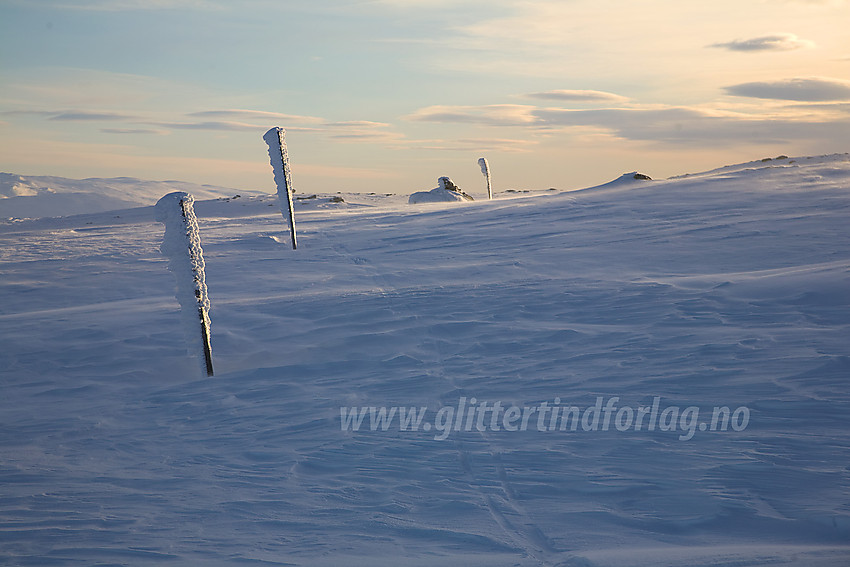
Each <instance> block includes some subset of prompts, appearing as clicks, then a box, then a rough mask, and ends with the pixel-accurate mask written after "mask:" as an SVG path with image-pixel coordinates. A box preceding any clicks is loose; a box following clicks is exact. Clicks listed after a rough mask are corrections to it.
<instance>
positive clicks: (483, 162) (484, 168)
mask: <svg viewBox="0 0 850 567" xmlns="http://www.w3.org/2000/svg"><path fill="white" fill-rule="evenodd" d="M478 166H479V167H480V168H481V173H482V174H483V175H484V179H486V180H487V198H488V199H492V198H493V188H492V187H491V186H490V165H489V164H488V163H487V158H478Z"/></svg>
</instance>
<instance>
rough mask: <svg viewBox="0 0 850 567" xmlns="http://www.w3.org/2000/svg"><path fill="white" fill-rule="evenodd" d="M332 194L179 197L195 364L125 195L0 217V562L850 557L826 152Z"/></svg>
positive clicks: (844, 191)
mask: <svg viewBox="0 0 850 567" xmlns="http://www.w3.org/2000/svg"><path fill="white" fill-rule="evenodd" d="M649 173H651V172H649ZM336 196H337V194H336V193H333V194H331V195H318V196H317V197H316V198H315V199H309V200H305V201H303V202H301V201H299V202H297V203H296V206H298V207H302V208H301V209H300V210H299V224H300V227H301V239H302V246H301V247H300V248H299V250H298V251H293V250H292V249H291V248H290V247H289V245H288V231H287V228H286V226H285V224H284V223H282V221H281V218H280V215H279V214H278V213H277V209H276V205H277V203H276V202H275V201H274V199H273V197H271V196H268V197H257V198H248V197H243V198H238V199H226V200H224V199H222V200H212V201H198V202H196V203H195V206H194V209H195V211H196V213H197V216H198V225H199V228H200V231H201V235H202V238H203V244H204V259H205V273H206V277H207V278H208V279H209V282H210V286H211V288H212V290H213V292H214V294H215V295H214V301H215V306H216V311H215V319H216V325H215V327H214V329H213V341H214V344H215V347H216V371H217V374H216V377H215V378H213V379H209V378H206V377H203V378H200V377H198V371H197V368H196V365H195V362H194V361H193V360H191V359H190V357H187V356H186V353H185V349H184V340H183V336H182V329H181V325H180V322H179V321H178V318H177V317H176V316H175V304H174V295H173V291H172V290H173V286H174V284H173V279H172V277H173V276H172V275H171V274H169V273H168V272H167V270H166V269H165V268H166V264H167V262H170V260H166V259H165V258H163V256H162V254H161V253H160V251H159V247H160V245H161V244H163V241H162V225H160V224H159V223H157V222H155V221H154V211H153V209H152V207H147V208H145V209H134V210H124V211H113V212H110V213H97V214H89V215H84V216H79V217H66V218H60V219H55V218H43V219H38V220H31V221H16V222H0V273H2V274H3V277H2V278H0V296H2V297H3V298H4V301H3V302H0V345H2V347H0V388H2V396H0V564H3V565H39V566H40V565H61V566H78V565H79V566H89V565H129V566H134V567H135V566H148V565H180V566H183V565H187V566H188V565H214V566H231V565H298V566H320V567H321V566H332V565H357V566H366V565H369V566H375V565H377V566H390V565H414V566H426V565H428V566H430V565H435V564H438V565H464V566H466V565H472V566H476V565H487V566H496V567H502V566H504V567H508V566H512V567H513V566H522V567H526V566H535V567H538V566H559V567H565V566H570V567H577V566H581V567H588V566H595V567H601V566H606V567H607V566H627V567H632V566H635V567H636V566H643V567H649V566H654V567H657V566H678V565H687V566H706V567H707V566H712V567H720V566H724V567H729V566H732V565H734V566H737V567H741V566H763V565H771V566H801V567H802V566H808V567H811V566H815V567H824V566H830V567H838V566H846V565H848V564H850V468H848V461H847V455H848V454H850V428H848V416H849V415H850V389H848V387H847V385H848V376H850V342H848V340H847V337H848V336H850V292H848V290H850V233H848V231H847V218H848V214H850V157H848V156H847V155H844V154H842V155H835V156H825V157H813V158H792V159H782V160H776V159H775V160H772V161H768V162H764V163H762V162H752V163H745V164H739V165H736V166H729V167H724V168H720V169H718V170H715V171H713V172H708V173H705V174H693V175H689V176H687V177H682V178H678V179H672V180H665V181H659V180H655V181H647V180H634V179H632V181H628V182H626V181H624V182H622V183H618V184H613V185H608V186H606V187H601V188H595V189H588V190H580V191H574V192H551V191H546V192H540V193H528V194H525V195H523V196H518V195H513V194H512V196H508V195H506V194H505V193H500V194H498V195H497V198H496V199H494V200H492V201H488V200H480V201H475V202H471V203H466V204H464V205H463V206H457V205H456V204H454V203H448V204H446V205H445V206H440V205H432V206H428V207H410V206H408V204H407V202H406V201H407V195H398V196H388V197H385V196H378V195H369V196H366V195H357V194H347V193H342V194H340V195H338V196H339V197H340V198H342V199H343V201H342V202H336V201H333V202H332V200H331V197H336ZM270 205H271V206H270ZM174 234H177V233H174ZM179 240H180V239H179V238H178V237H177V236H175V237H174V239H172V237H171V236H169V237H167V241H168V242H169V243H173V244H174V246H175V248H176V247H179V246H178V244H177V243H178V242H179ZM183 246H185V244H184V245H183ZM179 270H180V271H181V272H180V273H183V274H187V273H188V271H189V270H190V266H189V265H187V264H183V265H182V266H180V267H179ZM473 398H475V402H473V401H472V399H473ZM656 399H657V400H658V402H657V403H658V407H659V408H660V409H659V411H658V412H657V413H658V415H656V416H655V418H654V421H653V423H654V424H655V427H654V428H652V429H650V428H649V427H648V425H647V424H648V423H649V422H650V420H651V419H653V418H652V415H651V414H646V415H645V416H644V421H643V424H644V427H642V428H641V429H639V430H638V429H637V428H636V427H635V426H634V425H633V423H634V421H635V420H636V414H637V413H638V410H639V409H640V408H649V407H652V406H653V405H655V400H656ZM496 402H499V403H500V404H501V406H502V407H503V408H511V407H515V408H517V411H518V412H519V417H518V418H517V420H516V421H514V422H507V423H508V425H510V424H511V423H513V425H514V426H515V429H513V430H512V429H509V428H507V427H504V426H505V424H506V422H505V421H504V417H505V415H504V414H505V413H506V412H505V411H503V412H502V415H501V418H500V419H497V420H496V425H499V426H500V427H499V428H498V429H497V428H496V427H493V425H492V421H491V418H492V415H493V414H492V408H493V407H494V406H495V404H496ZM544 403H545V404H546V406H544V405H543V404H544ZM597 403H598V404H599V406H597V405H596V404H597ZM484 404H486V405H484ZM571 406H575V407H576V408H579V409H580V410H581V416H580V419H579V420H578V422H574V423H575V425H577V427H576V428H575V429H573V428H572V427H570V426H569V424H568V425H567V426H566V427H565V428H564V429H561V428H560V427H555V428H554V429H550V428H549V427H548V425H549V420H550V419H551V417H552V415H553V412H552V408H553V407H558V408H562V409H563V408H569V407H571ZM482 407H486V408H491V411H488V412H487V413H486V414H481V413H477V412H478V411H479V408H482ZM544 407H546V408H548V410H545V411H546V412H545V413H544V409H543V408H544ZM596 407H599V408H601V409H600V410H594V408H596ZM605 407H612V408H614V409H613V411H611V412H610V413H609V414H608V417H609V426H608V427H604V426H603V425H604V422H605V418H604V415H605V412H604V408H605ZM692 407H693V408H697V409H698V410H699V414H698V418H697V419H696V421H694V422H693V428H692V430H691V429H689V424H690V423H691V421H689V419H684V418H683V416H693V412H692V411H688V410H687V408H692ZM717 407H719V408H722V407H727V408H729V409H730V410H732V411H739V410H740V411H739V413H738V415H739V417H741V416H743V415H744V413H743V410H741V409H740V408H746V410H747V413H748V422H747V423H746V425H745V427H737V428H733V427H728V428H726V429H723V430H721V429H715V430H712V428H711V427H710V425H709V424H710V423H711V414H712V410H713V408H717ZM363 408H365V410H364V409H363ZM372 408H374V411H372ZM382 408H384V409H386V410H387V411H389V410H390V409H391V408H396V410H397V411H396V412H395V413H394V414H393V416H394V417H393V419H392V420H391V421H388V422H387V427H386V428H384V427H382V426H381V416H380V413H379V412H380V409H382ZM400 408H405V415H407V416H408V417H410V415H411V413H410V411H409V410H410V409H411V408H413V409H415V410H416V412H417V413H418V412H419V411H420V408H425V413H424V414H423V419H422V420H421V422H419V425H418V426H417V427H414V426H413V425H412V424H411V423H410V422H408V426H407V427H406V428H402V427H401V425H400V420H399V415H400V414H399V411H398V410H399V409H400ZM461 408H462V410H461ZM525 408H529V409H528V410H526V409H525ZM624 408H630V409H631V410H632V411H633V415H632V418H633V419H632V420H631V423H632V425H631V426H629V427H627V428H619V427H618V424H619V425H622V424H623V423H625V421H626V418H629V415H628V412H626V411H625V410H624ZM671 408H672V409H671ZM352 409H356V410H357V414H356V415H358V416H360V415H362V416H363V420H362V422H361V426H360V427H359V428H353V427H351V421H350V420H349V426H348V427H346V426H345V422H344V420H343V418H342V415H343V413H345V414H346V415H347V416H348V417H349V418H350V417H351V415H352V414H351V413H350V411H351V410H352ZM532 409H533V410H534V412H533V413H530V412H531V410H532ZM674 409H675V410H676V411H675V412H674V411H673V410H674ZM589 410H593V411H592V412H591V413H588V411H589ZM470 411H471V413H470ZM511 411H513V410H511ZM450 412H454V416H460V415H463V416H464V419H463V420H460V421H458V420H455V421H454V422H453V423H452V427H450V428H446V427H445V426H446V420H447V419H448V415H449V413H450ZM524 412H525V413H526V414H528V419H527V423H526V425H527V427H525V428H522V427H519V426H520V425H521V422H522V415H523V413H524ZM373 414H374V419H373ZM387 415H388V413H385V414H384V417H387ZM438 415H439V416H441V417H440V418H438ZM469 415H471V416H472V418H471V421H470V422H469V427H467V425H466V417H467V416H469ZM480 415H484V417H483V419H482V421H481V425H482V427H480V428H479V427H478V418H479V416H480ZM540 415H543V417H544V418H543V420H542V421H539V417H540ZM674 415H675V417H674ZM618 416H619V417H618ZM441 419H442V421H441ZM618 420H622V421H618ZM702 424H705V425H706V427H705V428H704V429H703V428H702V427H700V425H702ZM741 424H742V422H738V425H741ZM454 425H457V428H455V427H454ZM539 425H542V427H540V426H539ZM426 426H427V427H426ZM585 426H587V427H585ZM689 433H692V435H690V436H689V435H687V434H689ZM443 434H445V436H444V437H443V440H438V439H437V438H438V437H441V436H442V435H443Z"/></svg>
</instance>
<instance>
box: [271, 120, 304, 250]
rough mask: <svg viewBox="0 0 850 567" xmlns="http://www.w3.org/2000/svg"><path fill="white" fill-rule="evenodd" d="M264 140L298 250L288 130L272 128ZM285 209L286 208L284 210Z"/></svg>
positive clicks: (281, 210)
mask: <svg viewBox="0 0 850 567" xmlns="http://www.w3.org/2000/svg"><path fill="white" fill-rule="evenodd" d="M263 140H265V141H266V144H268V146H269V160H271V164H272V169H273V170H274V182H275V185H277V200H278V203H279V205H280V214H282V215H283V216H284V218H286V219H287V220H288V221H289V232H290V233H291V234H292V249H293V250H295V249H296V248H298V241H297V239H296V237H295V210H294V209H293V208H292V194H293V193H294V192H295V189H293V188H292V173H291V172H290V171H289V153H288V152H287V151H286V130H284V129H283V128H278V127H275V128H272V129H271V130H269V131H268V132H266V133H265V134H264V135H263ZM284 207H286V208H285V209H284Z"/></svg>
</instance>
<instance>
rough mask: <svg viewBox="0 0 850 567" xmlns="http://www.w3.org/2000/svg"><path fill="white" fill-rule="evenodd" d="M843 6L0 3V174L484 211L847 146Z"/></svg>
mask: <svg viewBox="0 0 850 567" xmlns="http://www.w3.org/2000/svg"><path fill="white" fill-rule="evenodd" d="M848 22H850V2H848V1H846V0H809V1H806V0H735V1H732V0H712V1H711V2H704V1H700V2H695V1H690V0H646V1H642V2H634V1H628V0H484V1H479V0H451V1H449V0H308V1H288V0H241V1H238V2H237V1H225V0H114V1H108V0H55V1H54V0H0V171H5V172H9V173H17V174H21V175H56V176H62V177H71V178H88V177H117V176H127V177H138V178H142V179H152V180H172V179H177V180H184V181H190V182H194V183H206V184H212V185H221V186H226V187H234V188H242V189H254V190H261V191H269V192H274V190H275V187H274V180H273V176H272V170H271V166H270V165H269V159H268V155H267V148H266V145H265V143H264V142H263V139H262V135H263V133H264V132H265V131H266V130H268V129H269V128H271V127H273V126H281V127H283V128H285V129H286V140H287V145H288V150H289V155H290V158H291V161H292V173H293V184H294V186H295V189H296V191H297V192H299V193H301V192H303V193H311V192H332V191H365V192H370V191H374V192H378V193H407V192H413V191H419V190H423V189H424V190H427V189H430V188H432V187H436V186H437V178H438V177H440V176H443V175H446V176H449V177H451V178H452V179H453V180H454V181H455V183H456V184H458V185H459V186H460V187H461V188H462V189H464V190H465V191H467V192H468V193H471V194H473V195H479V196H480V195H481V194H482V193H484V194H486V189H485V185H484V179H483V177H482V175H481V171H480V169H479V167H478V165H477V160H478V158H479V157H486V158H487V159H488V161H489V163H490V169H491V172H492V176H493V186H494V190H495V191H502V190H505V189H508V188H513V189H541V188H548V187H555V188H558V189H563V190H569V189H578V188H581V187H587V186H591V185H595V184H599V183H603V182H606V181H609V180H611V179H614V178H616V177H618V176H619V175H621V174H622V173H626V172H629V171H640V172H642V173H645V174H647V175H650V176H652V177H654V178H664V177H668V176H672V175H679V174H684V173H689V172H697V171H703V170H706V169H712V168H714V167H719V166H722V165H725V164H730V163H740V162H744V161H750V160H753V159H760V158H764V157H776V156H778V155H789V156H799V155H820V154H826V153H838V152H847V151H850V33H847V25H848Z"/></svg>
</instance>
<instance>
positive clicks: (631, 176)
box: [582, 171, 652, 191]
mask: <svg viewBox="0 0 850 567" xmlns="http://www.w3.org/2000/svg"><path fill="white" fill-rule="evenodd" d="M644 181H652V178H651V177H650V176H648V175H646V174H644V173H638V172H637V171H632V172H629V173H624V174H623V175H621V176H620V177H618V178H617V179H614V180H613V181H609V182H608V183H603V184H602V185H594V186H593V187H588V188H586V189H582V191H592V190H595V189H614V188H617V189H619V188H624V187H631V186H634V185H636V184H640V183H643V182H644Z"/></svg>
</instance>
